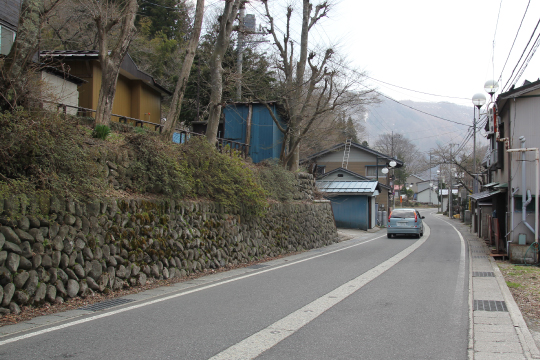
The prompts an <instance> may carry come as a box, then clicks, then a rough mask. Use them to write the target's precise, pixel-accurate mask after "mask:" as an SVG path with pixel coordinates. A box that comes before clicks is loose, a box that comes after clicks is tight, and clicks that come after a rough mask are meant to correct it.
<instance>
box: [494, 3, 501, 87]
mask: <svg viewBox="0 0 540 360" xmlns="http://www.w3.org/2000/svg"><path fill="white" fill-rule="evenodd" d="M501 7H502V0H501V1H500V2H499V12H498V14H497V22H496V23H495V32H494V33H493V48H492V53H491V69H492V71H493V73H492V77H491V78H492V79H493V78H494V77H495V37H496V35H497V27H498V26H499V17H500V16H501Z"/></svg>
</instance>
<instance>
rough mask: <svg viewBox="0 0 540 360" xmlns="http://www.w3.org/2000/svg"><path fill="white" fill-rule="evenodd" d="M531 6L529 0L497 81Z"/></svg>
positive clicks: (500, 77) (500, 76)
mask: <svg viewBox="0 0 540 360" xmlns="http://www.w3.org/2000/svg"><path fill="white" fill-rule="evenodd" d="M530 4H531V0H529V2H528V3H527V7H526V8H525V12H524V13H523V17H522V18H521V22H520V23H519V27H518V29H517V32H516V36H515V37H514V41H513V42H512V46H511V47H510V51H508V56H507V57H506V61H505V62H504V66H503V68H502V70H501V75H499V81H501V79H502V74H503V72H504V69H505V68H506V63H508V59H509V58H510V54H511V53H512V49H513V48H514V44H515V43H516V39H517V37H518V35H519V30H521V25H523V20H525V15H527V10H529V5H530Z"/></svg>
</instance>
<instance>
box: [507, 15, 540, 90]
mask: <svg viewBox="0 0 540 360" xmlns="http://www.w3.org/2000/svg"><path fill="white" fill-rule="evenodd" d="M538 25H540V19H538V22H537V23H536V26H535V27H534V30H533V32H532V34H531V37H530V38H529V41H528V42H527V45H526V46H525V48H524V49H523V52H522V53H521V56H520V57H519V60H518V62H517V63H516V66H514V69H513V70H512V73H511V74H510V77H509V78H508V81H507V82H506V84H504V89H506V90H508V88H507V85H508V84H509V83H510V80H511V79H512V76H513V75H514V72H515V71H516V69H517V67H518V65H519V63H520V62H521V59H522V58H523V55H524V54H525V51H527V48H528V47H529V44H530V43H531V40H532V38H533V37H534V34H535V33H536V29H537V28H538Z"/></svg>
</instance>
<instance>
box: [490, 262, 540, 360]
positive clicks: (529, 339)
mask: <svg viewBox="0 0 540 360" xmlns="http://www.w3.org/2000/svg"><path fill="white" fill-rule="evenodd" d="M489 262H490V263H491V267H492V268H493V272H494V273H495V278H496V279H497V283H498V284H499V288H500V290H501V292H502V295H503V298H504V301H505V302H506V307H507V308H508V312H509V313H510V318H511V319H512V323H513V324H514V328H515V329H516V333H517V334H518V337H519V341H520V342H521V346H522V347H523V350H524V352H525V356H526V357H527V359H540V351H539V350H538V347H537V346H536V343H535V341H534V338H533V336H532V334H531V332H530V330H529V328H528V326H527V323H526V322H525V319H523V315H522V314H521V310H519V307H518V305H517V303H516V301H515V300H514V297H513V296H512V293H511V292H510V289H508V286H507V285H506V281H505V280H504V277H503V275H502V273H501V270H500V269H499V266H498V265H497V264H496V263H495V261H494V260H493V259H489Z"/></svg>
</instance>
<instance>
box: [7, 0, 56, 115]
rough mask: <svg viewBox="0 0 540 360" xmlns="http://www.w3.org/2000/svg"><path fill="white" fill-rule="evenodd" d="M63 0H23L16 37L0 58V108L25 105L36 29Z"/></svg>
mask: <svg viewBox="0 0 540 360" xmlns="http://www.w3.org/2000/svg"><path fill="white" fill-rule="evenodd" d="M62 1H63V0H48V1H43V0H23V2H22V4H21V12H20V15H19V26H18V30H17V37H16V38H15V42H14V43H13V46H12V47H11V50H10V52H9V54H8V55H7V56H6V58H5V59H3V61H0V72H1V74H0V75H1V77H0V94H1V99H0V100H1V102H0V105H1V107H2V108H6V109H13V108H14V107H15V106H17V105H28V104H29V103H28V101H29V100H30V99H29V93H30V90H31V87H30V86H29V82H30V81H31V79H32V75H33V74H34V71H33V70H34V69H33V68H32V67H33V64H32V58H33V57H34V55H36V52H37V51H38V45H39V39H40V31H41V29H42V27H43V24H44V23H45V21H46V19H47V16H48V15H49V13H50V12H51V10H53V9H54V8H55V6H56V5H58V4H59V3H61V2H62Z"/></svg>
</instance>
